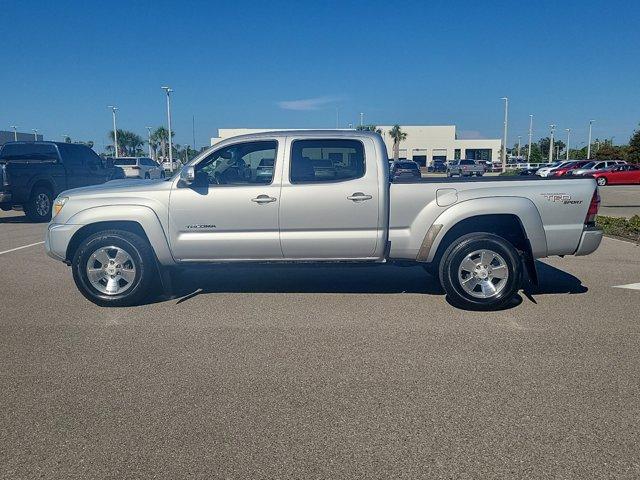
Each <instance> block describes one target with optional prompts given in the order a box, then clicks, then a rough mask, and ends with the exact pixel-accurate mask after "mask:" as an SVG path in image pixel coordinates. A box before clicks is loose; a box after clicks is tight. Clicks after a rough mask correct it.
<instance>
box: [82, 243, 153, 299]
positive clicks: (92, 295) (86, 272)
mask: <svg viewBox="0 0 640 480" xmlns="http://www.w3.org/2000/svg"><path fill="white" fill-rule="evenodd" d="M72 270H73V279H74V281H75V283H76V286H77V287H78V290H80V293H82V295H84V296H85V298H87V299H88V300H89V301H91V302H93V303H95V304H96V305H100V306H102V307H123V306H129V305H136V304H138V303H140V302H142V300H144V299H145V298H146V297H147V296H148V295H149V293H150V291H151V286H152V284H153V279H154V277H155V276H156V273H157V268H156V265H155V262H154V257H153V252H152V250H151V247H150V246H149V244H148V243H147V241H146V240H145V239H143V238H142V237H140V236H139V235H136V234H135V233H132V232H128V231H124V230H105V231H102V232H98V233H95V234H93V235H91V236H90V237H88V238H86V239H85V240H83V241H82V243H81V244H80V246H79V247H78V250H77V251H76V253H75V255H74V257H73V263H72Z"/></svg>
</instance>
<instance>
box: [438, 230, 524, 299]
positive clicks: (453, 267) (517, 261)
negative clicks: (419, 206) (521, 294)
mask: <svg viewBox="0 0 640 480" xmlns="http://www.w3.org/2000/svg"><path fill="white" fill-rule="evenodd" d="M479 250H487V251H490V252H495V253H497V254H498V255H499V256H500V257H501V259H502V260H503V261H504V264H505V265H506V269H507V271H508V277H507V278H506V279H505V281H504V284H500V280H497V281H498V287H499V291H498V292H496V294H495V295H493V296H489V297H488V298H479V297H477V296H474V295H472V294H470V293H469V292H468V291H467V290H466V289H465V287H463V285H462V283H461V281H460V276H459V268H460V266H461V264H462V262H463V260H465V259H466V258H467V256H469V255H472V254H473V253H474V252H477V251H479ZM492 262H493V260H492ZM495 262H496V263H497V264H500V263H501V262H500V261H498V260H497V259H496V260H495ZM488 263H489V267H491V266H492V265H491V262H488ZM493 268H496V267H495V266H494V267H493ZM485 272H486V269H485ZM439 276H440V283H441V284H442V288H443V289H444V290H445V292H446V293H447V296H448V299H449V301H450V302H451V303H452V304H453V305H455V306H458V307H461V308H467V309H471V310H495V309H499V308H502V307H504V306H505V305H507V304H508V303H509V302H511V301H512V299H513V297H514V296H515V295H517V293H518V290H519V289H520V286H521V283H522V259H521V257H520V255H519V253H518V251H517V250H516V249H515V248H514V247H513V245H511V243H509V242H508V241H507V240H505V239H504V238H502V237H499V236H497V235H493V234H490V233H471V234H468V235H464V236H462V237H460V238H458V239H456V240H454V241H453V242H452V243H451V245H449V247H448V248H447V249H446V250H445V252H444V254H443V256H442V259H441V260H440V268H439ZM474 276H475V275H474ZM467 278H468V277H467ZM478 278H479V277H478ZM489 281H493V280H492V278H491V277H489ZM479 287H480V290H482V287H481V286H479ZM489 287H491V285H489ZM475 295H482V292H481V291H478V292H475Z"/></svg>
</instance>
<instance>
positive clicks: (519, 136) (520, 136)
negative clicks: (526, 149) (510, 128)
mask: <svg viewBox="0 0 640 480" xmlns="http://www.w3.org/2000/svg"><path fill="white" fill-rule="evenodd" d="M521 139H522V135H518V161H520V141H521Z"/></svg>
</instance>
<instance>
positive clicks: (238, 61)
mask: <svg viewBox="0 0 640 480" xmlns="http://www.w3.org/2000/svg"><path fill="white" fill-rule="evenodd" d="M639 17H640V6H638V2H631V1H626V2H616V1H606V2H605V1H590V2H584V1H565V2H555V1H554V2H546V1H540V2H509V1H505V2H479V1H459V2H452V1H447V2H441V1H429V2H427V1H423V2H388V1H387V2H378V1H375V0H369V1H366V2H331V1H327V2H317V1H305V0H299V1H296V2H276V1H269V2H249V3H247V2H242V1H237V2H166V1H155V2H126V1H108V2H73V1H65V0H59V1H56V2H44V1H43V2H28V1H25V2H4V3H3V7H2V26H1V27H0V41H1V44H2V45H3V55H2V59H3V62H2V66H1V67H0V87H1V88H2V90H1V91H2V92H3V93H2V96H1V98H0V129H3V130H8V129H9V126H10V125H14V124H15V125H18V126H19V127H20V130H22V131H30V130H31V128H38V129H39V131H40V132H42V133H44V135H45V138H48V139H61V138H62V135H63V134H69V135H70V136H71V137H72V138H73V139H81V140H89V139H91V140H94V142H95V144H96V148H97V150H101V148H102V145H103V144H105V143H108V140H107V137H106V133H107V131H108V130H109V128H110V127H111V116H110V112H109V110H108V109H107V105H109V104H115V105H117V106H118V107H119V108H120V110H119V112H118V126H119V127H120V128H125V129H130V130H133V131H136V132H137V133H139V134H140V135H143V136H145V135H146V129H145V126H147V125H151V126H157V125H161V124H164V123H165V122H166V113H165V103H164V97H163V92H162V90H161V89H160V86H161V85H170V86H171V87H173V88H174V90H175V93H174V96H173V124H174V128H175V130H176V142H177V143H187V142H188V143H191V142H192V135H191V120H192V116H195V124H196V143H197V145H198V146H201V145H205V144H208V142H209V138H210V137H211V136H214V135H215V133H216V129H217V128H219V127H276V128H280V127H282V128H294V127H300V128H308V127H319V128H325V127H326V128H333V127H335V124H336V108H338V112H339V119H340V123H341V126H346V125H347V123H349V122H353V123H356V122H358V114H359V112H365V122H366V123H369V122H370V123H376V124H393V123H400V124H406V125H419V124H426V125H437V124H456V125H457V126H458V131H459V132H466V133H465V134H464V135H467V136H471V137H473V136H480V137H492V138H498V137H500V136H501V135H502V133H501V132H502V115H503V110H502V109H503V106H502V105H503V104H502V101H501V100H500V97H503V96H505V95H506V96H508V97H509V98H510V129H509V130H510V131H509V143H510V144H513V143H514V142H515V141H516V136H517V135H522V136H523V140H524V139H525V138H526V135H527V129H528V123H529V114H530V113H532V114H534V115H535V120H534V122H535V123H534V137H535V138H539V137H541V136H543V135H546V134H547V132H548V125H549V124H550V123H555V124H556V125H557V126H558V129H559V130H560V131H561V132H562V135H564V129H565V128H571V129H572V131H573V134H572V136H573V138H574V139H575V142H577V143H579V142H584V141H585V140H586V135H587V123H588V120H589V119H590V118H593V119H595V120H596V123H595V124H594V136H598V137H600V138H604V137H607V138H611V137H614V141H615V142H616V143H619V142H626V141H627V140H628V137H629V135H630V134H631V132H632V131H633V130H634V129H635V128H636V126H637V124H638V122H640V62H639V61H638V58H639V52H638V47H639V46H640V28H638V23H637V22H638V18H639Z"/></svg>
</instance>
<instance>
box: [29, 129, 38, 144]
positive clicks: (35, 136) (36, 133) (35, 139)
mask: <svg viewBox="0 0 640 480" xmlns="http://www.w3.org/2000/svg"><path fill="white" fill-rule="evenodd" d="M31 131H32V132H33V141H34V142H37V141H38V129H37V128H32V129H31Z"/></svg>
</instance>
